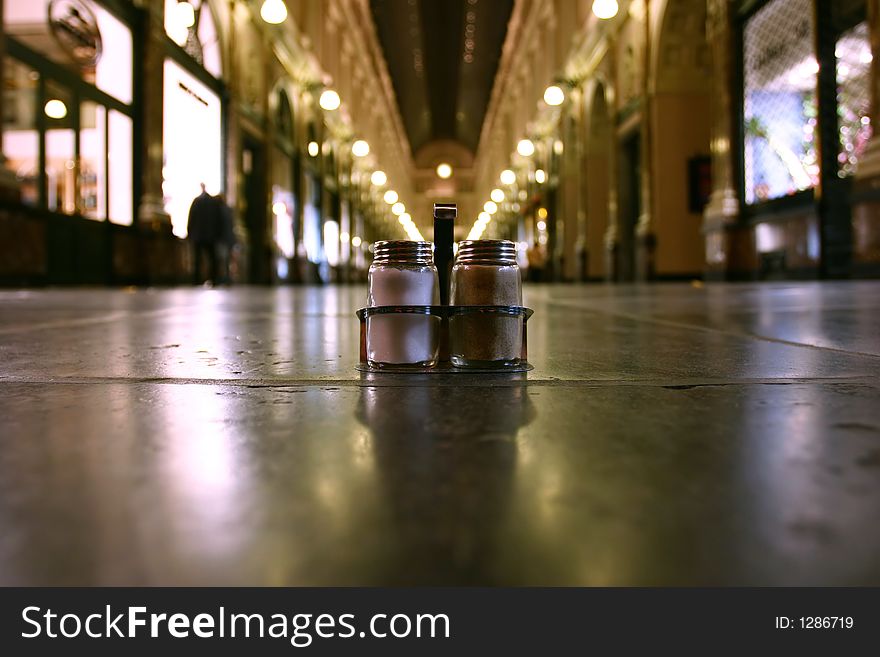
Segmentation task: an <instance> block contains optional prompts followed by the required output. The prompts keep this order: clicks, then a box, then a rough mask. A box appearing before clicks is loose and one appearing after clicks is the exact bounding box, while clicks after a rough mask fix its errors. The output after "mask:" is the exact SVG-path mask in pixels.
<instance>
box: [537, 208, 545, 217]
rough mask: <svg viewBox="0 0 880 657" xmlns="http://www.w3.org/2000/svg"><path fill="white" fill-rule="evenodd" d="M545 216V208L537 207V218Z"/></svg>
mask: <svg viewBox="0 0 880 657" xmlns="http://www.w3.org/2000/svg"><path fill="white" fill-rule="evenodd" d="M546 218H547V208H538V219H546Z"/></svg>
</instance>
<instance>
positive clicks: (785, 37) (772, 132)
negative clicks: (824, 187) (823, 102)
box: [743, 0, 819, 203]
mask: <svg viewBox="0 0 880 657" xmlns="http://www.w3.org/2000/svg"><path fill="white" fill-rule="evenodd" d="M814 31H815V28H814V25H813V7H812V0H771V2H769V3H767V4H766V5H765V6H764V7H762V8H761V9H760V10H758V11H757V12H756V13H755V14H754V15H753V16H752V17H751V18H749V19H748V21H747V22H746V25H745V29H744V32H743V56H744V65H743V73H744V106H743V114H744V137H745V144H744V146H745V148H744V151H745V152H744V155H745V162H744V177H745V181H744V182H745V196H746V202H747V203H757V202H761V201H764V200H768V199H775V198H780V197H784V196H788V195H791V194H796V193H797V192H799V191H803V190H806V189H809V188H811V187H814V186H815V185H816V184H817V182H818V179H819V165H818V162H817V150H816V138H817V132H818V126H817V112H816V75H817V73H818V72H819V64H818V62H817V60H816V56H815V52H814V46H813V44H814Z"/></svg>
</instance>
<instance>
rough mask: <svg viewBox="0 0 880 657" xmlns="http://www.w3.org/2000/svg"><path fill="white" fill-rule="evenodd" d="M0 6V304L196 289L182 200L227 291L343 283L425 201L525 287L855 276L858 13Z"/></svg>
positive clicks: (817, 3)
mask: <svg viewBox="0 0 880 657" xmlns="http://www.w3.org/2000/svg"><path fill="white" fill-rule="evenodd" d="M0 5H2V14H3V35H2V40H0V59H2V66H3V95H2V105H0V113H2V126H3V130H2V154H3V158H2V166H0V196H2V200H0V284H4V285H16V286H17V285H43V284H68V283H69V284H86V283H88V284H109V285H156V284H177V283H187V282H191V281H192V280H193V278H195V279H197V280H198V279H200V278H208V277H209V276H204V277H203V276H201V274H200V273H199V272H195V276H194V272H193V268H194V267H195V264H196V262H195V258H194V256H193V248H192V244H190V243H188V241H187V230H188V229H187V218H188V213H189V209H190V204H191V203H192V201H193V199H194V198H195V197H196V196H198V195H199V193H200V185H201V184H204V185H205V189H206V192H207V193H208V194H209V195H212V196H217V195H220V194H222V195H223V196H222V199H223V203H224V204H225V205H226V206H227V207H228V208H229V210H230V213H229V220H230V226H229V231H228V232H229V235H228V236H227V237H223V238H220V237H217V238H216V240H217V241H218V243H219V242H223V246H224V248H226V249H227V250H228V253H227V254H226V256H225V257H226V258H227V261H228V265H229V281H230V282H233V283H257V284H300V283H346V282H357V281H361V280H363V279H364V278H365V275H366V269H367V268H368V266H369V263H370V260H371V249H372V244H373V242H375V241H376V240H380V239H422V238H424V239H429V240H430V239H431V206H432V203H434V202H440V201H447V202H448V201H452V202H456V203H458V205H459V220H458V228H457V231H458V232H457V237H458V238H459V239H463V238H466V237H471V238H476V237H487V238H489V237H491V238H507V239H511V240H513V241H515V242H517V244H518V247H519V259H520V265H521V266H522V267H523V269H524V270H527V273H526V276H527V277H528V278H529V279H530V280H534V281H545V282H558V281H564V282H568V281H616V282H625V281H650V280H690V279H695V278H696V279H708V280H743V279H746V280H764V279H789V278H840V277H851V276H876V275H877V274H878V273H880V218H878V209H880V192H878V188H880V187H878V186H880V157H878V148H877V142H876V141H875V140H874V138H873V135H872V118H873V112H874V111H875V110H876V106H877V81H878V74H877V64H876V63H875V57H874V55H876V54H877V53H876V52H875V51H876V50H877V46H878V44H880V19H878V12H877V2H876V1H875V0H869V1H865V0H834V1H833V2H832V1H831V0H751V1H741V2H734V1H729V0H675V1H672V0H632V1H629V0H619V1H616V0H492V1H489V0H444V1H442V2H441V1H440V0H189V1H184V2H178V1H177V0H132V1H124V0H0ZM872 42H873V43H874V47H873V49H872ZM190 237H192V236H190ZM189 242H192V239H190V240H189ZM203 266H204V265H203Z"/></svg>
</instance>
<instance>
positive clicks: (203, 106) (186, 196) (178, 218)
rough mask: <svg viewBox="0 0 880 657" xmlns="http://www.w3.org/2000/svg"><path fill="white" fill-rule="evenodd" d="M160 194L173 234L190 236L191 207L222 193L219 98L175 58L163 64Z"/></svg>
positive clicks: (220, 109) (220, 111)
mask: <svg viewBox="0 0 880 657" xmlns="http://www.w3.org/2000/svg"><path fill="white" fill-rule="evenodd" d="M164 74H165V77H164V97H163V102H164V121H163V153H164V158H163V167H162V178H163V182H162V192H163V194H164V198H165V211H166V212H167V213H168V214H169V215H170V216H171V224H172V228H173V231H174V234H175V235H177V236H178V237H186V223H187V217H188V215H189V206H190V205H191V203H192V201H193V199H194V198H195V197H196V196H198V195H199V194H200V193H201V189H200V186H201V184H204V185H205V188H206V191H207V192H208V193H209V194H212V195H215V194H219V193H220V192H221V191H222V189H223V184H222V181H223V154H222V149H223V143H222V118H221V117H222V108H221V105H220V97H219V96H218V95H217V94H216V93H215V92H214V91H212V90H211V89H209V88H208V87H207V85H205V84H203V83H202V82H200V81H199V80H198V79H196V77H195V76H193V75H192V74H190V73H189V72H187V71H186V70H185V69H184V68H183V67H182V66H180V64H178V63H177V62H175V61H174V60H172V59H166V60H165V68H164Z"/></svg>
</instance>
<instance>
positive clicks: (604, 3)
mask: <svg viewBox="0 0 880 657" xmlns="http://www.w3.org/2000/svg"><path fill="white" fill-rule="evenodd" d="M617 9H618V7H617V0H593V13H594V14H596V18H601V19H603V20H605V19H608V18H614V17H615V16H617Z"/></svg>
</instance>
